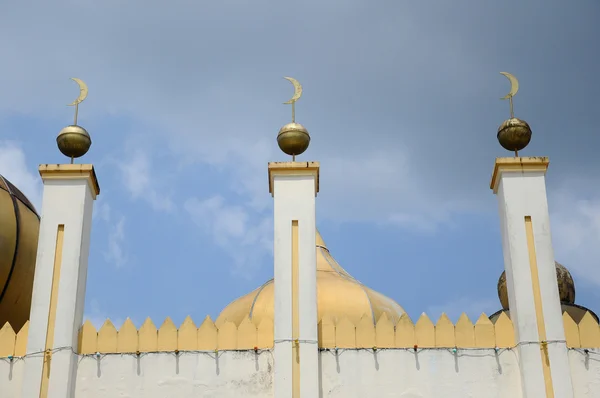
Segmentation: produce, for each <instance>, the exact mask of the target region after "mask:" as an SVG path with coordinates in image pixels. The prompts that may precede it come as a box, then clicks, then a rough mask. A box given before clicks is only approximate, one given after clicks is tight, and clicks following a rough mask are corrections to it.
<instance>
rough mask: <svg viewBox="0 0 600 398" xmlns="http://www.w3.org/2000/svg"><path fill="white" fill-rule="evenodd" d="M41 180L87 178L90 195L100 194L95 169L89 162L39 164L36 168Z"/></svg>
mask: <svg viewBox="0 0 600 398" xmlns="http://www.w3.org/2000/svg"><path fill="white" fill-rule="evenodd" d="M38 171H39V172H40V176H41V177H42V180H44V181H46V180H66V179H81V178H82V177H84V178H86V179H87V182H88V185H89V186H90V189H91V190H92V196H93V198H94V199H96V196H98V195H100V185H98V178H96V171H95V170H94V166H93V165H91V164H41V165H40V166H39V168H38Z"/></svg>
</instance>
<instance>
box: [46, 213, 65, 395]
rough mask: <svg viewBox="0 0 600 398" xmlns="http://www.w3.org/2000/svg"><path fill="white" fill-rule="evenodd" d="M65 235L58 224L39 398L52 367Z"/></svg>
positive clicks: (62, 228) (63, 229)
mask: <svg viewBox="0 0 600 398" xmlns="http://www.w3.org/2000/svg"><path fill="white" fill-rule="evenodd" d="M64 235H65V226H64V225H63V224H60V225H59V226H58V230H57V232H56V248H55V250H54V268H53V270H52V291H51V293H50V310H49V311H48V328H47V329H46V346H45V350H46V354H45V355H44V367H43V370H42V380H41V382H40V383H41V384H40V398H46V397H47V396H48V382H49V381H50V371H51V370H52V369H51V365H52V352H51V350H52V348H53V345H54V327H55V326H56V307H57V303H58V288H59V285H60V268H61V266H62V252H63V243H64Z"/></svg>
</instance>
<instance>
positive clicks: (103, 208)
mask: <svg viewBox="0 0 600 398" xmlns="http://www.w3.org/2000/svg"><path fill="white" fill-rule="evenodd" d="M110 213H111V208H110V205H109V204H108V203H106V202H105V200H104V199H102V198H101V197H100V196H98V197H97V198H96V203H95V204H94V210H93V212H92V220H94V219H96V218H97V217H99V218H100V220H102V221H104V222H108V221H109V220H110Z"/></svg>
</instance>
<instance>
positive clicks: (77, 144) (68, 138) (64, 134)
mask: <svg viewBox="0 0 600 398" xmlns="http://www.w3.org/2000/svg"><path fill="white" fill-rule="evenodd" d="M56 144H58V149H59V150H60V151H61V152H62V154H63V155H65V156H67V157H70V158H79V157H81V156H83V155H85V154H86V153H87V151H89V149H90V147H91V146H92V139H91V138H90V135H89V134H88V132H87V131H86V130H85V129H84V128H83V127H81V126H77V125H70V126H67V127H65V128H64V129H62V130H61V131H60V133H58V137H56Z"/></svg>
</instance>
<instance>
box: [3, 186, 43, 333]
mask: <svg viewBox="0 0 600 398" xmlns="http://www.w3.org/2000/svg"><path fill="white" fill-rule="evenodd" d="M0 225H1V226H2V228H0V327H2V325H4V324H5V323H6V322H8V323H10V325H11V326H12V328H13V329H14V330H16V331H18V330H19V329H21V327H22V326H23V324H24V323H25V322H26V321H27V320H28V319H29V310H30V307H31V292H32V289H33V274H34V271H35V257H36V255H37V242H38V234H39V229H40V217H39V216H38V214H37V212H36V211H35V208H34V207H33V205H32V204H31V202H30V201H29V200H28V199H27V198H26V197H25V195H23V193H22V192H21V191H19V190H18V189H17V188H16V187H15V186H14V185H13V184H11V183H10V182H9V181H8V180H6V179H5V178H4V177H2V176H0Z"/></svg>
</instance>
